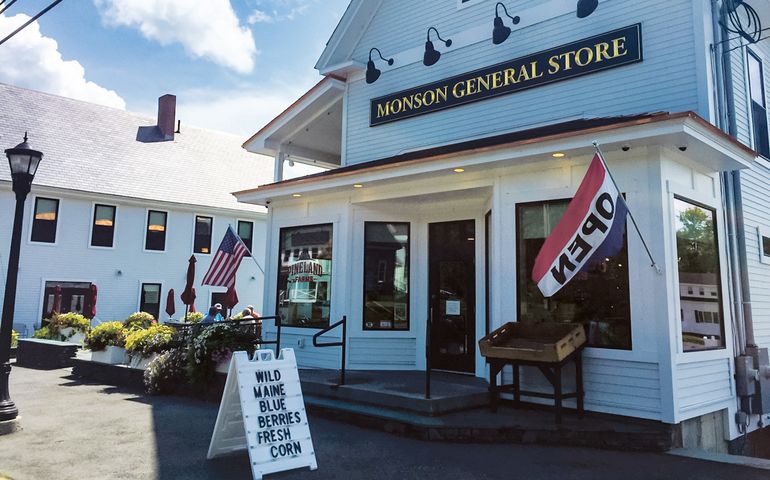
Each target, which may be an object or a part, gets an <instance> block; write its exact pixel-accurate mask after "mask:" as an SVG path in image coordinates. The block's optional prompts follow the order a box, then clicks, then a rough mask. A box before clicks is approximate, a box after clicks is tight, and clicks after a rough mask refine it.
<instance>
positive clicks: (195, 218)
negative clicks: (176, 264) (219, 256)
mask: <svg viewBox="0 0 770 480" xmlns="http://www.w3.org/2000/svg"><path fill="white" fill-rule="evenodd" d="M198 217H205V218H210V219H211V242H210V245H209V253H201V252H196V251H195V227H196V225H197V224H198ZM166 223H168V220H167V221H166ZM192 225H193V227H192V241H191V245H190V252H192V254H193V255H205V256H207V257H209V256H211V254H212V252H213V251H214V227H215V225H216V218H214V215H207V214H204V213H194V214H193V218H192ZM166 229H168V226H167V227H166Z"/></svg>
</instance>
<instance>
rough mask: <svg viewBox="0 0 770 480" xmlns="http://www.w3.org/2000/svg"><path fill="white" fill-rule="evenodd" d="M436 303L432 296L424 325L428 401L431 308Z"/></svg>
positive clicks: (426, 393)
mask: <svg viewBox="0 0 770 480" xmlns="http://www.w3.org/2000/svg"><path fill="white" fill-rule="evenodd" d="M435 302H436V296H435V295H432V296H431V299H430V309H429V310H428V321H427V322H426V323H425V399H426V400H430V369H431V364H430V363H431V362H430V357H431V348H432V347H431V344H430V335H431V332H430V328H431V326H432V324H433V306H434V303H435Z"/></svg>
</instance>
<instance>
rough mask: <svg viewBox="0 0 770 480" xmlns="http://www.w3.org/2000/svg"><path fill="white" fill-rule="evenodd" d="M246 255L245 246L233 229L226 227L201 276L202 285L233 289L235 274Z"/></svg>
mask: <svg viewBox="0 0 770 480" xmlns="http://www.w3.org/2000/svg"><path fill="white" fill-rule="evenodd" d="M247 253H248V249H247V248H246V245H244V244H243V242H242V241H241V239H240V238H238V236H237V235H236V234H235V231H234V230H233V227H227V232H225V237H224V238H223V239H222V243H220V244H219V249H217V253H216V254H215V255H214V258H213V259H212V260H211V265H210V266H209V269H208V271H207V272H206V275H204V276H203V282H202V283H203V285H213V286H220V287H227V288H234V287H235V273H236V272H237V271H238V267H239V266H240V265H241V260H243V257H244V256H245V255H246V254H247Z"/></svg>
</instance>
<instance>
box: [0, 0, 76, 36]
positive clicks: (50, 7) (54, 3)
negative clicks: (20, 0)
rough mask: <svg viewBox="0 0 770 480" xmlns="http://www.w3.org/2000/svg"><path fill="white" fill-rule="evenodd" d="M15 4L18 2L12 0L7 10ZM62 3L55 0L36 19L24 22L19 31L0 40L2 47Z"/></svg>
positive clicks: (60, 0) (59, 0)
mask: <svg viewBox="0 0 770 480" xmlns="http://www.w3.org/2000/svg"><path fill="white" fill-rule="evenodd" d="M15 2H16V0H11V3H9V4H8V6H6V7H5V8H6V9H7V8H8V7H10V6H11V5H12V4H13V3H15ZM61 2H62V0H55V1H54V2H53V3H51V4H50V5H48V6H47V7H45V8H44V9H43V10H41V11H40V13H38V14H37V15H35V16H34V17H32V18H30V19H29V20H27V21H26V22H24V25H22V26H20V27H19V28H17V29H16V30H14V31H13V32H11V33H10V35H8V36H7V37H5V38H4V39H2V40H0V45H2V44H4V43H5V42H7V41H8V40H10V39H11V38H13V36H14V35H16V34H17V33H19V32H20V31H22V30H24V29H25V28H27V26H28V25H29V24H30V23H32V22H34V21H35V20H37V19H38V18H40V17H42V16H43V15H45V14H46V13H48V11H49V10H51V9H52V8H53V7H55V6H56V5H58V4H60V3H61ZM3 11H5V10H3Z"/></svg>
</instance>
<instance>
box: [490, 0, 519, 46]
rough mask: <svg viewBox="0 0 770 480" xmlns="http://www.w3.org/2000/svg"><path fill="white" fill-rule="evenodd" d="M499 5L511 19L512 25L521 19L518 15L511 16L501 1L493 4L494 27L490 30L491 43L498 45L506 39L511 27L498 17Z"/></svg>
mask: <svg viewBox="0 0 770 480" xmlns="http://www.w3.org/2000/svg"><path fill="white" fill-rule="evenodd" d="M500 7H503V11H505V15H506V16H507V17H508V18H510V19H511V20H512V21H513V24H514V25H518V24H519V22H520V21H521V18H520V17H519V16H518V15H516V16H515V17H512V16H511V15H510V14H509V13H508V9H507V8H505V4H504V3H503V2H497V5H495V28H494V29H493V30H492V43H494V44H495V45H500V44H501V43H503V42H504V41H506V40H508V37H509V36H510V35H511V29H510V28H509V27H506V26H505V24H503V19H502V18H501V17H500Z"/></svg>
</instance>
